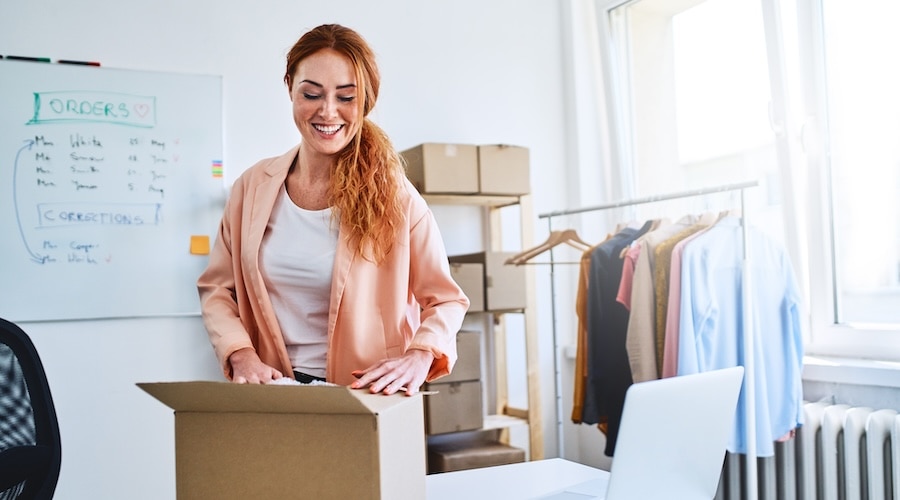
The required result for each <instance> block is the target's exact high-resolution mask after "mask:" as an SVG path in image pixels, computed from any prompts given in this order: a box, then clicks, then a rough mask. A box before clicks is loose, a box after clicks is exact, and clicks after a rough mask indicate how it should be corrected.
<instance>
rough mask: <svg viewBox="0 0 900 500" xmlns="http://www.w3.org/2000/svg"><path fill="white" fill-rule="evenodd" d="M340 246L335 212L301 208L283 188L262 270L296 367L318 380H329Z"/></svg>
mask: <svg viewBox="0 0 900 500" xmlns="http://www.w3.org/2000/svg"><path fill="white" fill-rule="evenodd" d="M337 242H338V224H337V221H333V220H332V217H331V208H326V209H324V210H305V209H303V208H300V207H298V206H297V205H295V204H294V202H293V201H291V198H290V196H288V194H287V191H286V190H285V189H284V188H282V190H281V192H280V193H279V194H278V198H277V199H276V200H275V208H274V209H273V210H272V216H271V217H270V218H269V223H268V225H267V226H266V234H265V235H264V236H263V240H262V246H261V247H260V251H259V266H260V270H261V271H262V275H263V280H264V282H265V284H266V289H267V290H268V291H269V298H270V299H271V300H272V306H273V307H274V308H275V315H276V316H277V317H278V324H279V326H280V327H281V331H282V333H283V335H284V341H285V344H286V345H287V351H288V356H289V357H290V359H291V364H292V365H293V367H294V369H295V370H297V371H301V372H303V373H306V374H309V375H314V376H317V377H324V376H325V358H326V355H327V353H328V305H329V302H330V300H331V275H332V268H333V267H334V253H335V250H336V249H337ZM285 375H290V374H285Z"/></svg>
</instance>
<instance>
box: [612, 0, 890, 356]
mask: <svg viewBox="0 0 900 500" xmlns="http://www.w3.org/2000/svg"><path fill="white" fill-rule="evenodd" d="M597 5H598V20H599V22H598V29H599V31H600V33H601V44H602V45H603V49H604V51H605V52H604V55H605V61H606V66H605V68H604V70H605V73H606V74H607V75H608V77H607V80H608V81H610V82H611V84H610V85H609V86H608V89H607V96H606V99H607V101H608V103H609V109H610V113H611V120H612V121H611V123H613V126H612V127H611V132H610V133H611V135H612V141H611V144H612V146H611V147H612V152H611V156H612V160H613V164H614V165H624V166H626V167H625V168H623V170H624V172H623V173H622V174H621V181H620V183H621V186H618V192H617V193H616V194H617V195H619V196H620V197H633V196H649V195H654V194H661V193H667V192H673V191H677V190H679V189H682V190H683V189H693V188H701V187H708V186H715V185H720V184H727V183H734V182H740V181H744V180H748V179H752V180H757V181H758V182H759V184H760V186H759V188H758V189H754V190H751V191H752V192H753V195H752V199H751V203H750V204H749V205H748V208H747V213H746V214H745V215H746V216H747V217H748V219H749V220H750V222H751V223H753V224H754V225H756V226H757V227H760V228H762V229H764V230H767V231H768V232H770V233H771V234H772V235H773V236H775V237H776V238H777V239H780V240H781V241H783V242H784V243H785V245H786V246H787V248H788V249H789V251H790V254H791V255H792V258H793V260H794V265H795V269H796V271H797V273H798V278H799V279H800V280H801V282H802V283H804V284H805V285H806V287H805V288H807V287H808V294H809V301H810V313H811V322H810V326H811V328H810V338H809V343H808V346H807V350H808V352H809V353H818V354H830V355H843V356H853V357H863V358H866V357H868V358H881V359H895V360H897V359H900V342H898V341H897V336H898V335H900V222H898V220H900V91H898V90H897V89H900V67H898V66H897V65H896V64H893V62H892V61H893V58H892V54H891V52H892V48H893V47H897V46H900V32H898V31H897V30H895V29H893V26H892V23H895V22H896V19H898V18H900V5H896V2H883V1H881V0H863V1H861V2H846V1H843V0H634V1H621V0H599V3H598V4H597ZM767 9H768V10H767ZM628 167H630V168H628ZM686 203H687V202H686ZM807 274H808V276H807Z"/></svg>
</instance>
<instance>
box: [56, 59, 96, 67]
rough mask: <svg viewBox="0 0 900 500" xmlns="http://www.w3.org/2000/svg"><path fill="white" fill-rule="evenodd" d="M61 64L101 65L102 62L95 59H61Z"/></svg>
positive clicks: (59, 61)
mask: <svg viewBox="0 0 900 500" xmlns="http://www.w3.org/2000/svg"><path fill="white" fill-rule="evenodd" d="M56 62H58V63H59V64H77V65H79V66H100V63H98V62H95V61H73V60H71V59H60V60H58V61H56Z"/></svg>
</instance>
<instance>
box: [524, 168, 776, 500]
mask: <svg viewBox="0 0 900 500" xmlns="http://www.w3.org/2000/svg"><path fill="white" fill-rule="evenodd" d="M758 185H759V182H757V181H748V182H740V183H735V184H725V185H720V186H713V187H708V188H702V189H694V190H689V191H682V192H677V193H669V194H662V195H655V196H647V197H643V198H635V199H630V200H623V201H619V202H614V203H607V204H602V205H594V206H588V207H582V208H574V209H567V210H557V211H553V212H547V213H543V214H539V215H538V218H540V219H547V227H548V230H549V231H550V232H551V233H552V231H553V218H554V217H560V216H564V215H574V214H581V213H586V212H596V211H601V210H610V209H614V208H622V207H629V206H634V205H642V204H646V203H655V202H660V201H667V200H675V199H681V198H691V197H697V196H706V195H709V194H715V193H723V192H729V191H740V195H741V229H742V239H743V249H742V250H743V252H742V253H743V255H742V258H743V262H742V272H743V277H742V280H741V288H742V290H743V291H744V292H745V293H742V294H741V295H742V301H743V302H742V307H743V308H744V310H745V311H749V310H750V307H751V306H752V303H751V299H750V293H746V292H748V291H749V290H750V285H749V280H750V256H749V246H748V242H747V240H748V238H747V210H746V200H745V196H744V194H745V191H746V190H747V189H749V188H752V187H756V186H758ZM549 253H550V262H549V265H550V310H551V317H552V324H553V350H554V356H553V369H554V378H555V383H556V432H557V442H558V446H559V455H560V457H562V455H563V451H564V449H565V448H564V440H563V425H562V424H563V420H562V415H563V408H562V376H561V373H560V368H559V365H560V360H559V357H560V352H559V345H558V342H557V325H556V279H555V277H554V268H555V264H556V263H555V262H554V259H553V249H552V248H551V249H550V250H549ZM751 316H752V315H750V314H743V315H742V318H743V322H744V325H743V326H744V332H745V335H744V338H743V349H744V353H745V358H744V395H745V402H746V404H745V406H744V409H745V413H746V415H745V419H746V423H747V425H746V428H747V436H746V439H747V460H745V461H744V463H745V467H746V471H745V473H746V477H747V484H746V490H747V498H756V497H757V489H758V486H757V464H756V458H755V457H756V402H755V397H756V389H755V386H754V372H753V366H754V363H755V361H754V359H753V356H754V349H753V334H752V332H753V330H752V326H753V325H752V323H751V322H752V317H751Z"/></svg>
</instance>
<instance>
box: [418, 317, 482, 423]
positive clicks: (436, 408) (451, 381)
mask: <svg viewBox="0 0 900 500" xmlns="http://www.w3.org/2000/svg"><path fill="white" fill-rule="evenodd" d="M456 349H457V353H458V358H457V361H456V366H454V367H453V371H452V372H451V373H450V375H447V376H446V377H444V378H440V379H438V380H436V381H435V382H432V383H429V384H425V386H424V387H423V389H425V390H427V391H434V392H436V394H431V395H429V396H427V397H426V398H425V431H426V432H427V433H428V434H444V433H448V432H460V431H471V430H479V429H481V428H482V427H483V426H484V400H483V396H482V390H481V333H480V332H476V331H466V330H461V331H460V332H459V333H457V335H456Z"/></svg>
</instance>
